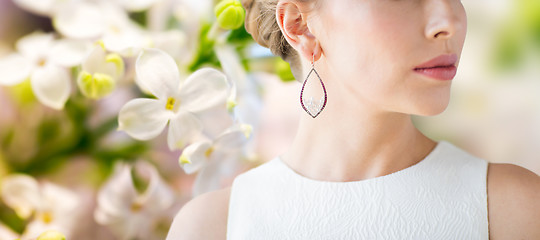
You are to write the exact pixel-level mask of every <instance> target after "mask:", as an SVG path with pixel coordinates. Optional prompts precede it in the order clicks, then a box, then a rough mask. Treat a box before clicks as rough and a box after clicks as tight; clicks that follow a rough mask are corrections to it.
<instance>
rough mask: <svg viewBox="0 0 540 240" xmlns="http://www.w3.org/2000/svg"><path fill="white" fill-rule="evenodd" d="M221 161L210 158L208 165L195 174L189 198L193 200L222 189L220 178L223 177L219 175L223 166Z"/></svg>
mask: <svg viewBox="0 0 540 240" xmlns="http://www.w3.org/2000/svg"><path fill="white" fill-rule="evenodd" d="M221 160H222V159H220V158H216V157H212V158H210V159H209V160H208V163H207V164H206V165H205V166H204V167H203V168H202V169H201V170H200V171H199V173H197V177H196V178H195V182H194V183H193V189H192V193H191V194H192V195H191V197H193V198H194V197H196V196H199V195H201V194H203V193H206V192H210V191H213V190H218V189H220V188H222V186H221V178H222V177H223V173H221V168H222V167H224V166H223V162H222V161H221Z"/></svg>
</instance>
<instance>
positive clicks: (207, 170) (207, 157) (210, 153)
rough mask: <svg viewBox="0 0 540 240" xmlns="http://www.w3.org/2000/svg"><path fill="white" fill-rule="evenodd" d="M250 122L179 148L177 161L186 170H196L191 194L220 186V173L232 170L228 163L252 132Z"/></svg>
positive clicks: (188, 172)
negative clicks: (196, 173)
mask: <svg viewBox="0 0 540 240" xmlns="http://www.w3.org/2000/svg"><path fill="white" fill-rule="evenodd" d="M252 130H253V129H252V127H251V125H247V124H235V125H233V126H231V127H229V128H228V129H226V130H225V131H224V132H223V133H222V134H220V135H219V136H218V137H217V138H216V139H214V140H213V141H201V142H196V143H193V144H191V145H189V146H188V147H186V148H185V149H184V150H183V151H182V155H181V156H180V159H179V162H180V166H181V167H182V168H183V169H184V171H185V172H186V173H187V174H192V173H194V172H198V171H199V173H198V175H197V178H196V179H195V184H194V186H193V196H197V195H199V194H202V193H204V192H208V191H211V190H217V189H219V188H221V186H220V181H219V180H220V177H221V176H223V175H227V174H232V173H233V172H232V170H231V169H232V168H231V167H233V166H232V165H231V164H228V163H226V160H231V161H237V160H238V159H237V158H238V157H239V156H240V154H241V153H242V152H241V150H242V147H243V146H244V145H245V144H246V142H247V140H248V139H249V137H250V135H251V132H252Z"/></svg>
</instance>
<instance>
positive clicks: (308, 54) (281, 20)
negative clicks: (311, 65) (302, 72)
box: [276, 0, 322, 62]
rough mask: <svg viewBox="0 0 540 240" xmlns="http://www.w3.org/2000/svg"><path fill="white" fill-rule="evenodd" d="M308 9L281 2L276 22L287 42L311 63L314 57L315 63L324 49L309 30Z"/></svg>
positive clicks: (290, 2) (292, 3)
mask: <svg viewBox="0 0 540 240" xmlns="http://www.w3.org/2000/svg"><path fill="white" fill-rule="evenodd" d="M306 9H307V8H306V6H305V5H303V4H298V3H296V2H294V1H288V0H281V1H279V2H278V3H277V6H276V20H277V23H278V25H279V28H280V29H281V32H282V33H283V36H284V37H285V40H287V42H288V43H289V44H290V45H291V46H292V47H293V48H294V49H296V51H297V52H298V53H299V54H300V55H301V57H304V58H305V59H306V60H308V61H309V62H311V61H312V60H313V57H315V61H317V60H318V59H319V58H320V57H321V53H322V49H321V47H320V44H319V41H318V40H317V38H315V36H314V35H313V34H312V33H311V32H310V30H309V28H308V24H307V14H306V13H305V12H306V11H304V10H306ZM313 55H314V56H313Z"/></svg>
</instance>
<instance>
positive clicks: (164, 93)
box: [135, 48, 180, 99]
mask: <svg viewBox="0 0 540 240" xmlns="http://www.w3.org/2000/svg"><path fill="white" fill-rule="evenodd" d="M135 69H136V71H137V78H138V83H139V84H141V85H142V86H141V87H142V88H143V89H147V90H148V91H150V92H151V93H152V94H154V96H156V97H158V98H160V99H166V98H168V97H173V96H177V95H178V87H179V84H180V73H179V71H178V66H177V65H176V62H175V61H174V59H173V58H172V57H171V56H169V55H168V54H167V53H165V52H163V51H161V50H159V49H155V48H152V49H145V50H144V51H142V52H141V54H140V55H139V57H138V58H137V63H136V67H135Z"/></svg>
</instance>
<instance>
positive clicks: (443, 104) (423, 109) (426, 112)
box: [414, 100, 449, 117]
mask: <svg viewBox="0 0 540 240" xmlns="http://www.w3.org/2000/svg"><path fill="white" fill-rule="evenodd" d="M448 102H449V101H442V100H441V101H433V102H425V104H422V105H421V106H418V107H417V109H416V111H415V113H414V114H415V115H419V116H426V117H430V116H436V115H439V114H441V113H443V112H444V111H445V110H446V108H448Z"/></svg>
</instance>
